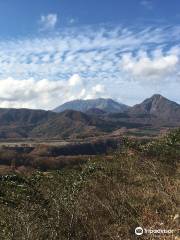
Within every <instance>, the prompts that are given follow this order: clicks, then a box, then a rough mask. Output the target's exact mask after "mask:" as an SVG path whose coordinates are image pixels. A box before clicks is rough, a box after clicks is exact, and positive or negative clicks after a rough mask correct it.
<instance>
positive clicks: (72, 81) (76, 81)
mask: <svg viewBox="0 0 180 240" xmlns="http://www.w3.org/2000/svg"><path fill="white" fill-rule="evenodd" d="M79 84H80V85H81V84H82V80H81V77H80V76H79V75H78V74H74V75H73V76H72V77H71V78H70V79H69V86H72V87H74V86H77V85H79Z"/></svg>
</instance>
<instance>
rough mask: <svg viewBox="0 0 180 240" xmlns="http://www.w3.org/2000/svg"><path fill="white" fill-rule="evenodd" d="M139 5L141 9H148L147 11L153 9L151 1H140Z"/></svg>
mask: <svg viewBox="0 0 180 240" xmlns="http://www.w3.org/2000/svg"><path fill="white" fill-rule="evenodd" d="M140 4H141V5H142V6H143V7H145V8H147V9H149V10H152V9H153V4H152V1H150V0H142V1H141V2H140Z"/></svg>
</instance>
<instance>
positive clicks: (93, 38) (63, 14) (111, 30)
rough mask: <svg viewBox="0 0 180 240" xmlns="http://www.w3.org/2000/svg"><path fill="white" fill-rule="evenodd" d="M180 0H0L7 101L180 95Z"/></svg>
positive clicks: (1, 75) (1, 103)
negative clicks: (156, 94)
mask: <svg viewBox="0 0 180 240" xmlns="http://www.w3.org/2000/svg"><path fill="white" fill-rule="evenodd" d="M179 10H180V1H179V0H171V1H169V0H98V1H97V0H96V1H95V0H86V1H84V0H76V1H74V0H31V1H24V0H0V107H12V108H34V109H36V108H38V109H53V108H55V107H57V106H58V105H60V104H62V103H64V102H67V101H70V100H74V99H92V98H98V97H104V98H113V99H114V100H116V101H119V102H121V103H125V104H128V105H131V106H132V105H134V104H137V103H139V102H141V101H143V100H144V99H145V98H148V97H151V96H152V95H153V94H155V93H158V94H162V95H163V96H165V97H167V98H169V99H171V100H173V101H176V102H178V103H180V13H179Z"/></svg>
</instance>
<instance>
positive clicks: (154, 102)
mask: <svg viewBox="0 0 180 240" xmlns="http://www.w3.org/2000/svg"><path fill="white" fill-rule="evenodd" d="M124 127H125V128H127V129H145V128H146V129H147V128H149V129H152V128H161V127H180V105H179V104H177V103H175V102H173V101H170V100H168V99H167V98H165V97H163V96H161V95H158V94H155V95H153V96H152V97H151V98H148V99H146V100H144V101H143V102H142V103H140V104H137V105H135V106H133V107H129V106H127V105H124V104H119V103H117V102H115V101H114V100H112V99H103V98H100V99H93V100H75V101H71V102H68V103H65V104H63V105H61V106H60V107H58V108H56V109H55V110H53V111H44V110H31V109H3V108H1V109H0V138H1V139H6V138H50V139H51V138H58V139H64V138H86V137H92V136H100V135H103V134H107V133H112V132H114V131H117V130H118V129H121V128H124Z"/></svg>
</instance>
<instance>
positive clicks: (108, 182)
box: [0, 130, 180, 240]
mask: <svg viewBox="0 0 180 240" xmlns="http://www.w3.org/2000/svg"><path fill="white" fill-rule="evenodd" d="M179 146H180V130H176V131H173V132H172V133H170V134H169V135H168V136H165V137H163V138H161V139H157V140H154V141H153V142H148V143H141V144H137V143H136V142H135V141H133V140H128V139H124V147H123V149H121V150H120V151H119V152H118V151H117V152H116V153H114V154H113V157H112V159H109V160H108V159H107V158H104V157H103V156H97V157H96V158H95V159H94V158H93V159H89V160H88V161H86V163H83V164H78V165H73V166H66V167H65V168H63V169H61V170H56V171H46V172H39V171H36V172H34V173H33V174H31V175H23V174H9V175H6V176H1V178H0V239H2V240H12V239H14V240H23V239H24V240H41V239H42V240H44V239H48V240H109V239H113V240H119V239H122V240H128V239H136V236H135V234H134V229H135V228H136V227H137V226H141V227H145V228H147V229H148V228H153V229H173V230H174V234H173V235H172V234H171V235H166V236H159V239H176V235H177V232H176V230H177V227H178V222H177V221H178V204H179V203H178V184H179V179H178V171H179V162H178V160H179V159H180V150H179ZM140 239H157V236H153V235H149V236H148V235H146V236H145V235H143V236H141V237H140ZM177 239H178V238H177Z"/></svg>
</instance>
